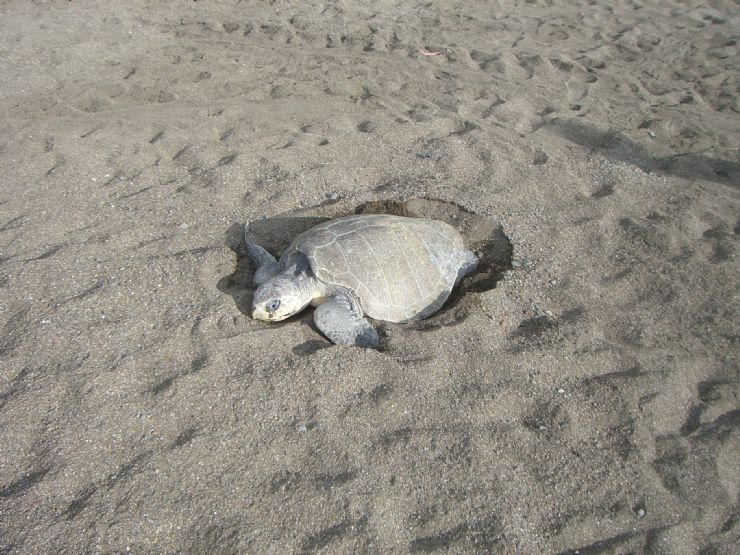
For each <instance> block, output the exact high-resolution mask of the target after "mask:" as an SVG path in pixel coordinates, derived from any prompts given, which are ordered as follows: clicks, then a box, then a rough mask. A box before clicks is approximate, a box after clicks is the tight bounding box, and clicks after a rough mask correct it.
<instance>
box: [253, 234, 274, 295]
mask: <svg viewBox="0 0 740 555" xmlns="http://www.w3.org/2000/svg"><path fill="white" fill-rule="evenodd" d="M247 254H249V258H251V259H252V262H254V263H255V264H257V270H256V271H255V272H254V278H252V279H253V280H254V283H255V285H262V284H263V283H265V282H266V281H267V280H268V279H270V278H271V277H272V276H274V275H276V274H277V273H278V272H279V271H280V264H279V263H278V261H277V260H275V257H274V256H272V255H271V254H270V253H269V252H267V251H266V250H265V249H263V248H262V247H260V246H259V245H255V244H254V243H250V242H249V241H247Z"/></svg>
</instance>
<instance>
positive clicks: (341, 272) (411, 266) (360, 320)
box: [247, 214, 479, 348]
mask: <svg viewBox="0 0 740 555" xmlns="http://www.w3.org/2000/svg"><path fill="white" fill-rule="evenodd" d="M247 252H248V253H249V256H250V258H251V259H252V260H253V261H254V262H255V263H256V264H257V265H258V268H257V270H256V272H255V274H254V282H255V284H256V285H258V286H259V287H258V289H257V291H256V292H255V294H254V301H253V303H252V317H253V318H255V319H259V320H267V321H270V322H276V321H280V320H284V319H286V318H288V317H290V316H292V315H293V314H296V313H298V312H300V311H301V310H303V309H304V308H306V307H307V306H308V305H309V304H312V305H314V306H317V308H316V311H315V313H314V322H315V323H316V327H318V328H319V330H320V331H321V333H323V334H324V335H325V336H326V337H327V338H329V339H330V340H331V341H332V342H334V343H337V344H340V345H356V346H360V347H374V348H377V347H378V344H379V341H378V334H377V333H376V331H375V329H374V328H373V327H372V326H371V325H370V323H369V322H368V321H367V320H366V319H365V315H367V316H369V317H371V318H374V319H376V320H385V321H387V322H410V321H414V320H420V319H422V318H426V317H427V316H431V315H432V314H434V313H435V312H436V311H437V310H439V308H440V307H441V306H442V304H444V302H445V301H446V300H447V297H449V295H450V292H451V291H452V289H453V287H454V286H455V285H456V284H457V283H459V282H460V280H461V279H462V278H463V277H464V276H465V275H467V274H469V273H470V272H472V271H474V270H475V269H476V268H477V266H478V263H479V260H478V257H477V256H476V255H475V254H474V253H473V252H472V251H470V250H467V249H466V248H465V245H464V244H463V239H462V236H461V235H460V233H459V232H458V231H457V230H456V229H455V228H454V227H452V226H451V225H449V224H446V223H445V222H441V221H438V220H427V219H420V218H406V217H401V216H391V215H387V214H376V215H358V216H348V217H345V218H339V219H336V220H329V221H327V222H323V223H321V224H319V225H317V226H315V227H313V228H311V229H309V230H308V231H306V232H304V233H302V234H300V235H299V236H298V237H296V238H295V239H294V240H293V242H292V243H291V244H290V246H289V247H288V248H287V249H286V250H285V252H284V253H283V255H282V256H281V257H280V260H279V261H278V260H276V259H275V258H274V257H273V256H272V255H270V254H269V253H268V252H267V251H266V250H265V249H264V248H262V247H260V246H259V245H256V244H254V243H251V242H250V241H249V239H248V238H247Z"/></svg>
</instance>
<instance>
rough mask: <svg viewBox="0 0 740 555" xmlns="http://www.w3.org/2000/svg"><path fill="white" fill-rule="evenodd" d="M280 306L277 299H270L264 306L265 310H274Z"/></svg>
mask: <svg viewBox="0 0 740 555" xmlns="http://www.w3.org/2000/svg"><path fill="white" fill-rule="evenodd" d="M279 306H280V301H279V300H278V299H275V300H274V301H270V302H269V303H267V304H266V305H265V308H266V309H267V312H275V311H276V310H277V309H278V307H279Z"/></svg>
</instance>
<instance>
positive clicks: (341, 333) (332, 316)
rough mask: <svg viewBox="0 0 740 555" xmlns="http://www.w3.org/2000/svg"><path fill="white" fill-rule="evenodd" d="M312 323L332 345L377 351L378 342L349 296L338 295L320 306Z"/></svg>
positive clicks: (376, 335)
mask: <svg viewBox="0 0 740 555" xmlns="http://www.w3.org/2000/svg"><path fill="white" fill-rule="evenodd" d="M313 321H314V323H315V324H316V327H317V328H319V330H320V331H321V333H323V334H324V335H325V336H326V337H327V338H328V339H329V340H330V341H331V342H332V343H336V344H337V345H354V346H356V347H372V348H373V349H377V348H378V346H379V344H380V340H379V339H378V334H377V332H376V331H375V329H374V328H373V327H372V326H371V325H370V322H368V321H367V319H365V318H364V316H363V313H362V309H361V308H360V306H359V304H358V303H357V302H356V301H355V300H354V299H352V298H351V297H350V296H349V295H347V294H343V293H339V294H337V295H335V296H333V297H330V298H329V299H328V300H327V301H325V302H323V303H322V304H320V305H319V306H318V307H317V308H316V311H315V312H314V315H313Z"/></svg>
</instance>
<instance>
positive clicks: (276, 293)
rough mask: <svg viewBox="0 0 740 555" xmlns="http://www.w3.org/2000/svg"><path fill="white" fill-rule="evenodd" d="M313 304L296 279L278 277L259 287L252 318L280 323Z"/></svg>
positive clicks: (255, 295)
mask: <svg viewBox="0 0 740 555" xmlns="http://www.w3.org/2000/svg"><path fill="white" fill-rule="evenodd" d="M310 302H311V298H310V296H309V295H307V293H306V291H305V288H303V287H301V285H300V283H298V282H297V281H296V280H295V279H291V278H290V277H288V276H285V275H278V276H276V277H274V278H272V279H270V280H268V281H266V282H265V283H263V284H262V285H260V286H259V288H258V289H257V291H255V293H254V300H253V301H252V318H254V319H255V320H266V321H268V322H279V321H280V320H285V319H286V318H289V317H291V316H293V314H296V313H298V312H300V311H301V310H303V309H304V308H306V307H307V306H308V304H309V303H310Z"/></svg>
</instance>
